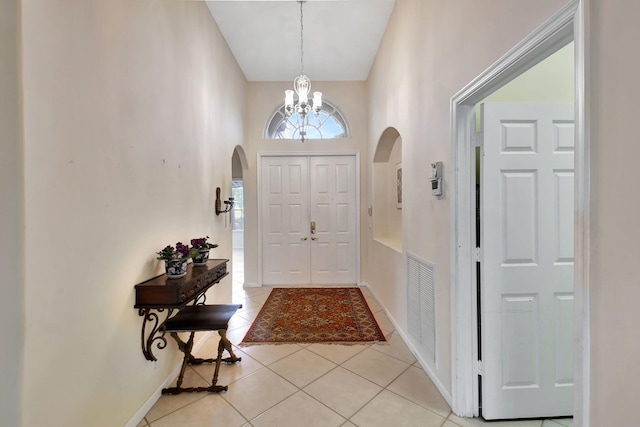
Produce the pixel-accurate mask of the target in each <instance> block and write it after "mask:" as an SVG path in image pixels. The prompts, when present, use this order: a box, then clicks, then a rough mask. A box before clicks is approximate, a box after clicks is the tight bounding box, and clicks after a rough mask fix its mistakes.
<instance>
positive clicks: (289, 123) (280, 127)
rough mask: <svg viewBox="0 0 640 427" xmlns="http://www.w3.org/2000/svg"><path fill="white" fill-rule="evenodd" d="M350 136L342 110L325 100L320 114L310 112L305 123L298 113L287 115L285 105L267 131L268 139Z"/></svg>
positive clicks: (274, 117)
mask: <svg viewBox="0 0 640 427" xmlns="http://www.w3.org/2000/svg"><path fill="white" fill-rule="evenodd" d="M294 111H295V107H294ZM350 136H351V135H350V134H349V128H348V127H347V122H346V120H345V119H344V117H343V116H342V114H340V111H338V109H337V108H336V107H335V106H334V105H332V104H330V103H328V102H327V101H325V100H323V101H322V111H320V114H318V116H317V117H316V115H315V114H314V113H313V112H312V113H310V114H309V118H308V122H307V123H303V121H302V117H300V115H299V114H298V113H293V114H292V115H291V116H290V117H287V116H286V115H285V113H284V105H283V106H282V107H281V108H280V109H279V110H277V111H276V112H275V113H274V114H273V116H271V120H269V122H268V124H267V129H266V132H265V138H267V139H332V138H349V137H350Z"/></svg>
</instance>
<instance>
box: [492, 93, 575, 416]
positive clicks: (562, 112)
mask: <svg viewBox="0 0 640 427" xmlns="http://www.w3.org/2000/svg"><path fill="white" fill-rule="evenodd" d="M482 123H483V134H484V135H483V146H482V148H481V152H482V160H481V191H480V194H481V253H482V257H481V272H482V273H481V279H480V282H481V289H482V291H481V293H480V298H481V319H480V321H481V344H482V345H481V359H482V363H483V374H482V415H483V417H484V418H485V419H502V418H537V417H551V416H563V415H571V414H572V409H573V262H574V258H573V257H574V255H573V227H574V220H573V189H574V182H573V169H574V160H573V157H574V155H573V153H574V127H573V105H564V104H563V105H559V104H524V103H522V104H506V103H505V104H489V103H487V104H484V106H483V120H482Z"/></svg>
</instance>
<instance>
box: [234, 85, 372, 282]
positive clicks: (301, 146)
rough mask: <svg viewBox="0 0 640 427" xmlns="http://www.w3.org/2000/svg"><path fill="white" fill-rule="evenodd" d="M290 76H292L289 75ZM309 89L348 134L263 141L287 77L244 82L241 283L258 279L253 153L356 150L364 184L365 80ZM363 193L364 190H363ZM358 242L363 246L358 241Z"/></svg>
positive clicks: (363, 221) (363, 220) (362, 215)
mask: <svg viewBox="0 0 640 427" xmlns="http://www.w3.org/2000/svg"><path fill="white" fill-rule="evenodd" d="M293 77H295V76H293ZM309 77H310V78H311V79H312V84H313V90H318V91H321V92H322V93H323V98H324V99H326V100H328V101H329V102H330V103H331V104H332V105H335V106H336V107H337V108H338V109H339V110H340V112H341V113H342V114H343V116H344V117H345V118H346V120H347V122H348V124H349V128H350V131H351V138H338V139H325V140H306V141H305V142H304V143H302V142H300V141H299V140H295V141H293V140H274V139H272V140H268V139H264V130H265V126H266V124H267V122H268V120H269V119H270V118H271V115H272V114H273V113H274V112H275V111H276V110H277V109H278V108H280V107H281V106H282V103H283V102H284V91H285V90H286V89H290V88H291V87H292V83H291V82H252V83H249V86H248V94H249V95H248V96H249V98H248V107H247V111H248V115H247V123H248V125H247V128H246V135H247V146H246V147H245V153H246V155H247V163H248V169H247V170H246V171H245V174H244V202H245V235H244V239H245V241H244V244H245V254H244V259H245V284H247V285H249V286H255V285H256V284H257V283H260V282H261V279H260V278H259V273H258V270H259V269H258V262H259V261H258V218H257V211H258V207H257V203H258V196H257V188H258V177H257V173H258V168H257V159H258V153H260V154H268V153H280V154H281V153H305V154H310V153H322V154H329V153H359V154H360V164H361V174H360V175H361V178H360V179H361V188H363V189H364V188H366V161H367V160H366V159H367V155H366V141H367V126H366V117H367V116H366V101H365V100H366V85H365V83H364V82H316V81H313V75H312V74H310V75H309ZM363 193H364V191H363ZM365 200H366V197H364V195H363V196H362V199H361V206H360V207H361V209H360V212H359V214H360V221H361V236H363V235H364V231H363V230H364V228H365V227H366V224H367V222H366V207H365V206H366V205H365V204H364V203H365ZM363 247H364V245H363Z"/></svg>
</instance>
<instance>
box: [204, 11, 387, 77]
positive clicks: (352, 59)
mask: <svg viewBox="0 0 640 427" xmlns="http://www.w3.org/2000/svg"><path fill="white" fill-rule="evenodd" d="M206 3H207V6H208V7H209V10H210V11H211V15H212V16H213V18H214V19H215V21H216V23H217V24H218V27H219V28H220V31H221V32H222V34H223V36H224V38H225V39H226V41H227V43H228V44H229V47H230V48H231V51H232V52H233V55H234V56H235V58H236V60H237V61H238V64H240V68H241V69H242V71H243V72H244V74H245V77H246V78H247V80H249V81H288V80H293V79H294V78H295V77H296V76H297V75H298V74H300V71H301V64H300V4H299V3H298V2H297V1H296V0H208V1H206ZM394 4H395V0H307V1H305V2H304V3H303V15H304V21H303V22H304V71H305V74H307V75H308V76H309V78H310V79H311V80H312V81H313V80H316V81H349V80H366V79H367V77H368V75H369V70H370V69H371V65H372V64H373V60H374V58H375V55H376V52H377V51H378V47H379V45H380V40H382V36H383V34H384V31H385V28H386V26H387V23H388V22H389V17H390V15H391V12H392V10H393V6H394Z"/></svg>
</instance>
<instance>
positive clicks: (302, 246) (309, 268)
mask: <svg viewBox="0 0 640 427" xmlns="http://www.w3.org/2000/svg"><path fill="white" fill-rule="evenodd" d="M356 191H357V188H356V159H355V156H298V157H293V156H283V157H263V158H262V161H261V194H262V215H263V218H262V242H263V243H262V260H263V262H262V264H263V268H262V271H263V281H262V282H263V284H265V285H305V284H314V285H322V284H354V283H356V279H357V240H356V236H357V233H356V228H357V221H356V215H357V206H356V201H357V194H356ZM312 222H313V223H314V224H315V230H314V232H313V233H312Z"/></svg>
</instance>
